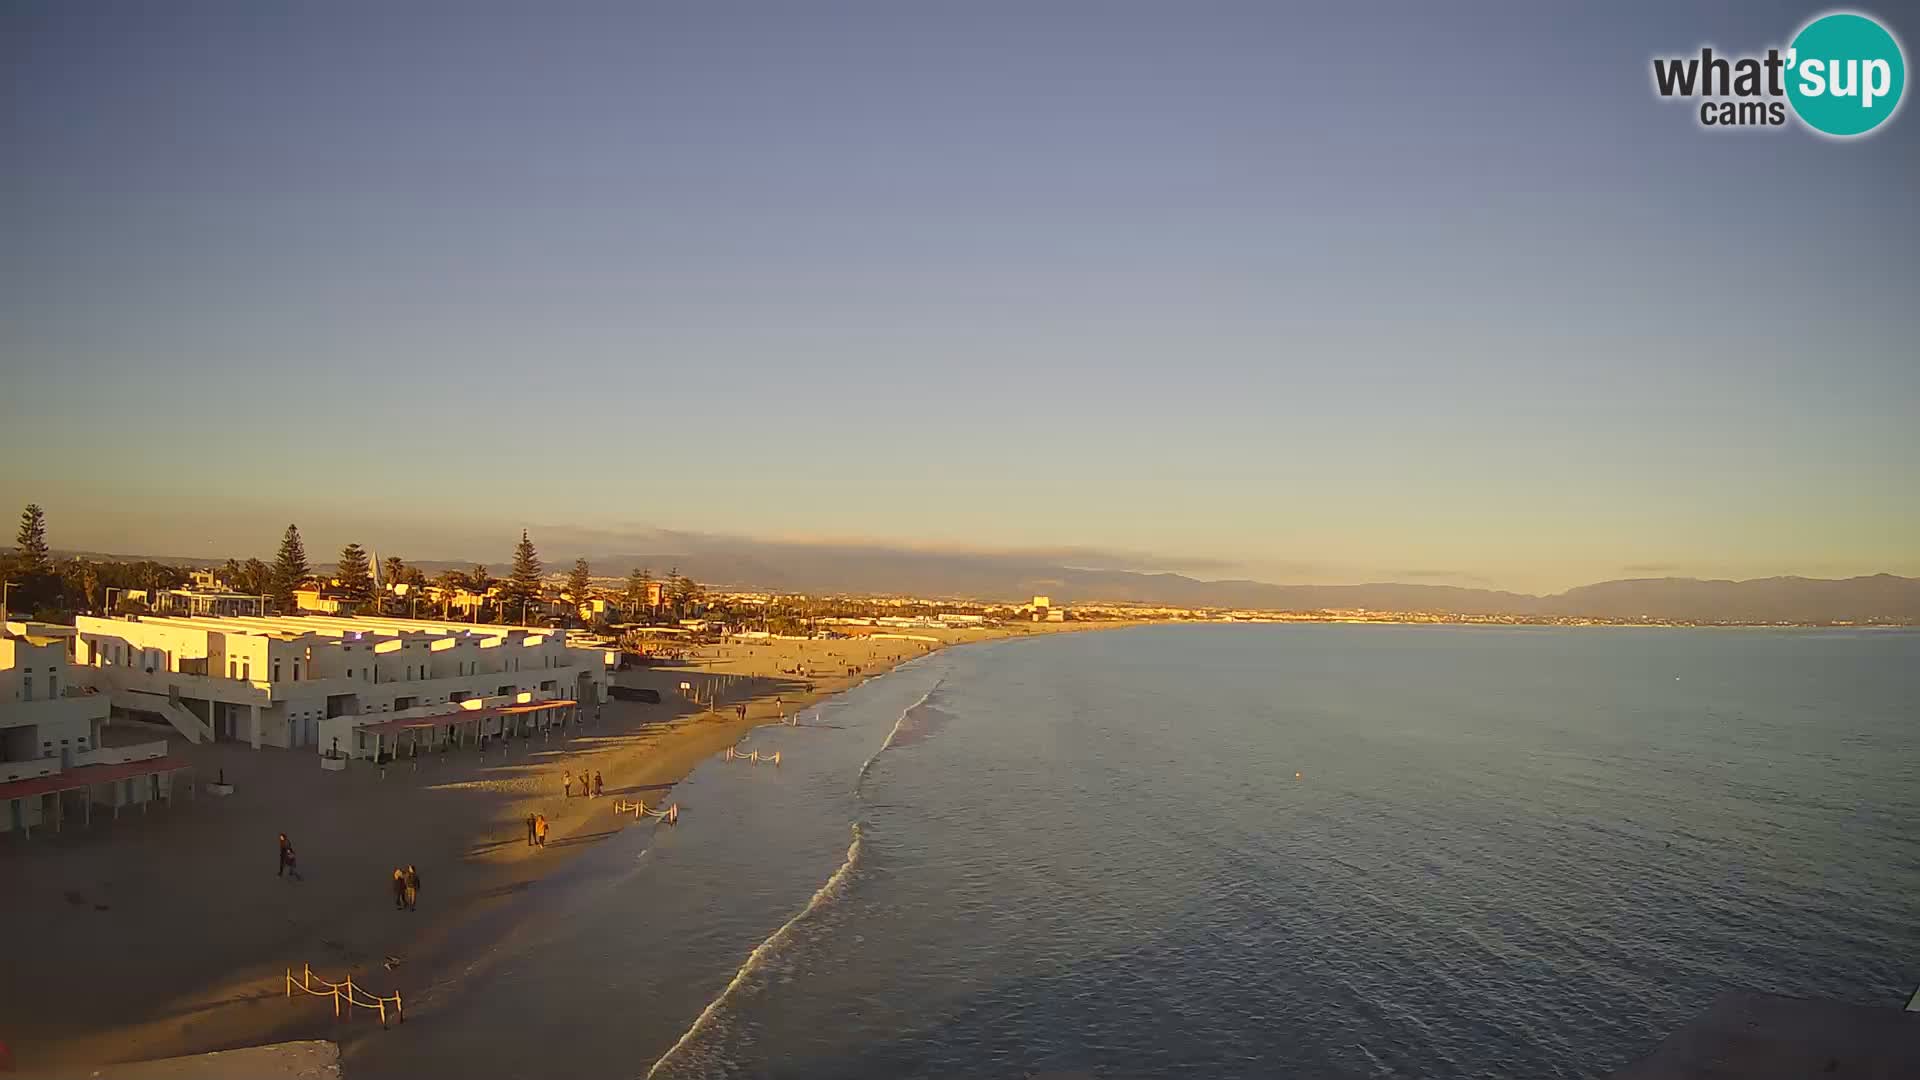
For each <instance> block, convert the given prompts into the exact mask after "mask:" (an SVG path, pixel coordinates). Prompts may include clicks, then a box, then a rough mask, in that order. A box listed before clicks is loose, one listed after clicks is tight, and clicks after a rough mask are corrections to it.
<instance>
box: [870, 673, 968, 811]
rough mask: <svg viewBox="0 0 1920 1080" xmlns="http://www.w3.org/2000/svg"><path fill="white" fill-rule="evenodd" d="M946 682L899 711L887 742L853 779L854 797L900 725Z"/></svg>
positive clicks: (896, 735) (897, 733)
mask: <svg viewBox="0 0 1920 1080" xmlns="http://www.w3.org/2000/svg"><path fill="white" fill-rule="evenodd" d="M946 681H947V680H945V679H944V678H943V679H941V680H940V682H936V683H934V684H933V686H932V687H931V688H930V689H928V690H927V692H926V693H924V694H922V695H920V700H919V701H916V702H914V703H913V704H911V705H909V706H907V707H906V708H905V709H902V710H901V711H900V718H899V719H898V720H895V721H894V722H893V730H892V731H889V732H887V740H886V741H885V742H883V743H881V744H880V749H878V750H875V751H874V752H873V756H872V757H870V758H868V759H867V760H866V763H865V764H863V765H861V766H860V775H858V776H856V777H854V778H853V793H854V794H855V795H858V794H860V788H861V787H862V786H863V785H864V784H866V782H867V773H868V772H869V771H871V770H872V768H873V763H874V762H876V761H879V760H880V755H881V754H884V753H886V752H887V747H889V746H892V745H893V740H894V739H895V738H896V737H898V736H899V734H900V728H901V727H902V725H904V724H906V722H907V718H908V717H910V716H912V715H913V710H915V709H917V708H919V707H920V706H922V705H925V704H926V703H927V702H928V701H929V700H930V699H932V697H933V693H934V691H935V690H938V689H940V683H942V682H946Z"/></svg>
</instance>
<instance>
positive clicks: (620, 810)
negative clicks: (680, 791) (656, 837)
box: [613, 802, 680, 825]
mask: <svg viewBox="0 0 1920 1080" xmlns="http://www.w3.org/2000/svg"><path fill="white" fill-rule="evenodd" d="M613 812H614V813H616V814H632V815H633V819H634V820H635V821H638V820H640V818H641V817H643V816H645V817H650V818H659V819H660V820H661V821H664V822H666V823H667V824H669V825H678V824H680V804H679V803H674V804H673V805H671V806H669V807H667V808H666V809H664V810H649V809H647V804H646V803H643V802H617V803H614V804H613Z"/></svg>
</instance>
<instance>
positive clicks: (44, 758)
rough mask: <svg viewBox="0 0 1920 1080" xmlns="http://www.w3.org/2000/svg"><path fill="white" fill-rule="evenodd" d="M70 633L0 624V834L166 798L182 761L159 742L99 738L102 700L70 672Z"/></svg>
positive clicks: (62, 628)
mask: <svg viewBox="0 0 1920 1080" xmlns="http://www.w3.org/2000/svg"><path fill="white" fill-rule="evenodd" d="M73 637H74V629H73V627H70V626H49V625H46V624H42V623H24V622H9V623H7V624H6V625H5V627H4V630H0V832H11V831H14V830H25V831H28V832H31V831H32V830H33V829H34V828H37V827H39V826H42V825H51V826H54V827H56V828H57V827H58V825H59V823H60V822H61V820H62V819H63V818H65V817H67V816H69V815H71V816H73V817H80V818H90V817H91V816H92V812H93V806H94V804H95V803H100V804H103V805H106V806H110V807H113V808H114V809H115V810H116V811H117V810H118V808H119V807H121V806H127V805H135V804H140V803H145V802H147V801H149V800H151V799H156V798H161V799H164V798H168V797H170V795H171V790H172V778H173V775H174V773H176V772H178V771H179V770H181V769H183V768H186V767H187V765H186V762H184V761H180V760H178V759H173V758H168V757H167V743H166V740H165V739H148V740H143V741H138V742H135V743H132V744H130V745H119V746H108V745H105V744H104V743H103V731H104V729H105V727H106V723H107V709H108V697H107V695H106V694H103V693H99V692H97V691H95V690H94V689H93V688H91V687H89V686H86V685H84V684H83V683H82V682H81V681H79V680H77V679H75V678H74V671H73V665H72V662H71V657H70V655H69V650H70V649H71V648H72V644H73Z"/></svg>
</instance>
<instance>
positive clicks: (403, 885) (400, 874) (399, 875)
mask: <svg viewBox="0 0 1920 1080" xmlns="http://www.w3.org/2000/svg"><path fill="white" fill-rule="evenodd" d="M406 906H407V872H406V871H405V870H402V869H400V868H399V867H397V866H396V867H394V868H393V910H395V911H404V910H406Z"/></svg>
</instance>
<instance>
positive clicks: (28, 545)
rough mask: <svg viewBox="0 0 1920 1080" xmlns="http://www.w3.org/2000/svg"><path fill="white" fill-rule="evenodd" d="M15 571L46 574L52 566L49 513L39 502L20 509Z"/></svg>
mask: <svg viewBox="0 0 1920 1080" xmlns="http://www.w3.org/2000/svg"><path fill="white" fill-rule="evenodd" d="M13 548H14V551H13V558H14V573H17V574H44V573H46V572H47V571H48V570H49V569H50V568H51V567H52V555H51V554H50V553H49V552H48V550H47V515H46V513H45V512H44V511H42V510H41V509H40V504H39V503H28V504H27V508H26V509H25V510H22V511H20V533H19V535H18V536H16V537H15V538H14V541H13Z"/></svg>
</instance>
